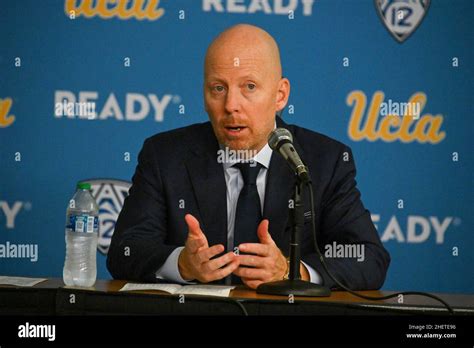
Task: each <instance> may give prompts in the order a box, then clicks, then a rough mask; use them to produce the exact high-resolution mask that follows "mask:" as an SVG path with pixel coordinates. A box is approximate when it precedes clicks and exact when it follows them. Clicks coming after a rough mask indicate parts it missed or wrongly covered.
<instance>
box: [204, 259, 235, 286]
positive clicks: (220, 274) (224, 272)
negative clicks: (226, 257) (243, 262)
mask: <svg viewBox="0 0 474 348" xmlns="http://www.w3.org/2000/svg"><path fill="white" fill-rule="evenodd" d="M213 261H214V260H213ZM238 267H239V260H238V259H237V258H235V259H234V261H232V262H231V263H229V264H227V266H225V267H223V268H219V269H218V270H215V271H214V272H212V273H211V275H210V277H209V278H210V280H209V281H214V280H219V279H222V278H225V277H227V276H228V275H229V274H232V272H234V271H235V270H236V269H237V268H238Z"/></svg>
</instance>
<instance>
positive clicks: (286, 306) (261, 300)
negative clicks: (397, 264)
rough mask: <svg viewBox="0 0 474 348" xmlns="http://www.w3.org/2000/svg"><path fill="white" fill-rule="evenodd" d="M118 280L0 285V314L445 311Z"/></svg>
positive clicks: (471, 300)
mask: <svg viewBox="0 0 474 348" xmlns="http://www.w3.org/2000/svg"><path fill="white" fill-rule="evenodd" d="M125 284H126V281H123V280H97V282H96V284H95V285H94V287H93V288H76V287H68V286H64V283H63V281H62V279H57V278H56V279H55V278H52V279H48V280H46V281H44V282H41V283H39V284H37V285H35V286H33V287H30V288H22V287H15V286H7V285H3V286H2V285H0V314H2V315H25V314H31V315H53V314H58V315H110V314H112V315H119V314H127V315H194V314H198V315H242V314H244V312H247V313H248V314H249V315H387V314H390V315H392V314H393V315H403V314H422V315H423V314H447V310H446V309H445V308H444V307H443V306H442V304H441V303H439V302H437V301H435V300H434V299H431V298H426V297H420V296H404V298H403V303H399V302H398V301H399V299H398V298H392V299H389V300H383V301H371V300H365V299H361V298H358V297H356V296H354V295H352V294H350V293H347V292H346V291H333V292H332V294H331V296H330V297H315V298H311V297H310V298H308V297H295V298H294V302H293V301H290V299H289V298H288V297H285V296H274V295H263V294H257V293H256V292H255V291H254V290H252V289H249V288H247V287H245V286H243V285H239V286H237V288H236V289H234V290H232V291H231V293H230V296H229V298H218V297H205V296H191V295H186V296H185V297H184V303H183V298H182V297H181V298H180V297H179V295H169V294H167V293H164V292H160V291H127V292H122V291H119V289H120V288H122V287H123V286H124V285H125ZM358 293H360V294H364V295H367V296H385V295H389V294H393V293H394V291H358ZM436 295H437V296H439V297H441V298H442V299H443V300H445V301H447V302H448V303H449V304H450V305H451V306H452V307H453V309H454V312H455V314H456V315H473V314H474V295H470V294H436Z"/></svg>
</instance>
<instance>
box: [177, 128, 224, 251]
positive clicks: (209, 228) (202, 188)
mask: <svg viewBox="0 0 474 348" xmlns="http://www.w3.org/2000/svg"><path fill="white" fill-rule="evenodd" d="M194 144H196V143H194ZM201 145H202V146H201V147H198V148H196V149H194V150H191V154H190V156H189V158H188V159H187V161H186V168H187V171H188V175H189V179H190V181H191V183H192V186H193V191H194V195H195V199H196V202H197V205H198V209H199V213H200V219H199V220H200V221H199V222H200V224H201V229H202V230H203V232H204V234H205V235H206V237H207V240H208V242H209V245H210V246H211V245H215V244H223V245H224V247H225V246H226V244H227V196H226V183H225V177H224V169H223V166H222V164H221V163H218V162H217V151H218V149H219V145H218V143H217V139H216V138H215V136H214V133H213V131H212V127H211V126H210V124H209V128H208V130H207V132H206V134H204V136H203V141H202V143H201Z"/></svg>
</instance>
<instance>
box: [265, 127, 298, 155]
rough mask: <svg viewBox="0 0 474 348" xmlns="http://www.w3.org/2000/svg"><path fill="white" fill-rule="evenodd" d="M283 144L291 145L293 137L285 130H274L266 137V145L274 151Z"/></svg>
mask: <svg viewBox="0 0 474 348" xmlns="http://www.w3.org/2000/svg"><path fill="white" fill-rule="evenodd" d="M285 143H293V136H292V135H291V133H290V131H289V130H288V129H286V128H276V129H274V130H273V131H272V132H271V133H270V135H269V136H268V145H269V146H270V148H271V149H272V150H274V151H276V150H278V149H279V148H280V146H281V145H283V144H285Z"/></svg>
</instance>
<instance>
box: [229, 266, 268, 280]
mask: <svg viewBox="0 0 474 348" xmlns="http://www.w3.org/2000/svg"><path fill="white" fill-rule="evenodd" d="M234 274H235V275H236V276H238V277H241V278H248V279H259V280H263V279H266V278H267V277H268V272H267V271H266V270H263V269H261V268H248V267H239V268H237V269H236V270H235V271H234Z"/></svg>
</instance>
